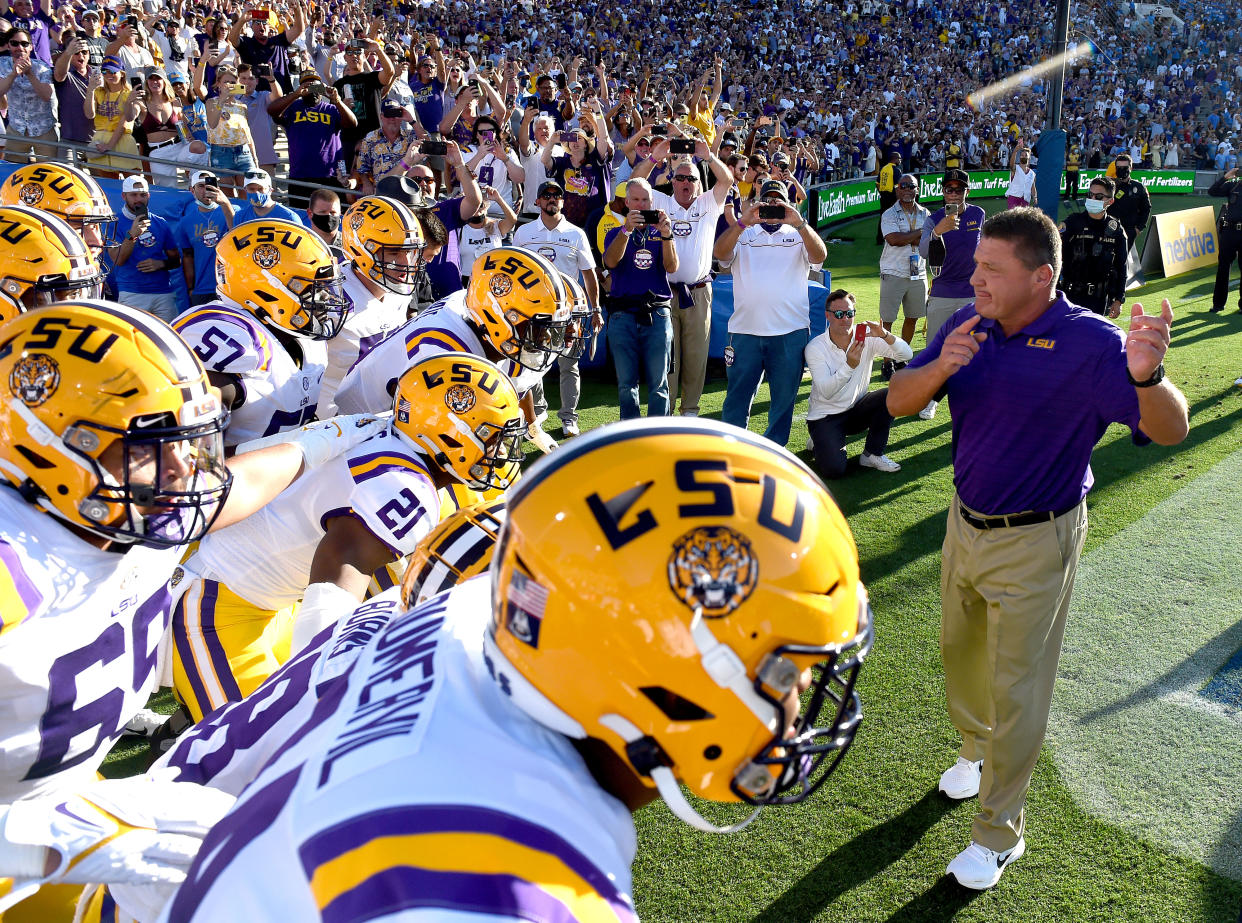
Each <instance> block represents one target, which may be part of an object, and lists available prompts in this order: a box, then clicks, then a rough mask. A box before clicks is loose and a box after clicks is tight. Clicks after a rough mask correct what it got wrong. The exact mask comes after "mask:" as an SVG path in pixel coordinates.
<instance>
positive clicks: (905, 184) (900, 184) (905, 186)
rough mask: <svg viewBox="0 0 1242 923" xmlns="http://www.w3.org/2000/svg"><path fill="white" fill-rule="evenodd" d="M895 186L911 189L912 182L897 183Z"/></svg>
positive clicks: (912, 186)
mask: <svg viewBox="0 0 1242 923" xmlns="http://www.w3.org/2000/svg"><path fill="white" fill-rule="evenodd" d="M897 188H898V189H913V188H914V183H898V184H897Z"/></svg>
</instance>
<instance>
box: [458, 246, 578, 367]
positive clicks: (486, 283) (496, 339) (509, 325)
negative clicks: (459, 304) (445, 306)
mask: <svg viewBox="0 0 1242 923" xmlns="http://www.w3.org/2000/svg"><path fill="white" fill-rule="evenodd" d="M573 307H574V296H573V294H572V293H571V292H570V291H569V289H568V288H567V287H566V286H565V281H564V276H562V275H561V273H560V271H558V270H557V269H556V267H554V266H553V265H552V264H551V263H550V262H548V261H547V260H546V259H544V258H543V257H542V256H540V255H539V254H538V253H535V252H534V251H532V250H524V249H522V248H521V247H497V248H496V249H494V250H488V251H487V252H486V253H484V254H482V255H481V256H480V257H479V258H478V259H476V260H475V261H474V266H473V267H472V268H471V270H470V284H469V285H468V286H467V287H466V308H467V310H468V311H469V312H470V319H471V321H472V323H473V324H474V325H475V327H477V328H478V331H479V335H480V336H481V337H482V339H484V340H485V341H486V342H487V343H489V344H490V345H491V346H492V348H493V349H495V350H496V351H497V352H499V353H500V354H501V355H502V356H504V357H505V358H506V359H509V360H511V361H513V362H516V363H517V364H518V365H520V366H522V367H523V368H528V369H531V370H533V371H536V372H543V371H547V370H548V369H549V368H551V367H552V363H553V361H555V359H556V357H557V356H561V355H566V353H567V350H568V348H569V344H570V343H571V342H572V341H573V338H572V337H571V336H569V331H570V327H571V326H572V324H573V319H572V316H571V315H572V311H573Z"/></svg>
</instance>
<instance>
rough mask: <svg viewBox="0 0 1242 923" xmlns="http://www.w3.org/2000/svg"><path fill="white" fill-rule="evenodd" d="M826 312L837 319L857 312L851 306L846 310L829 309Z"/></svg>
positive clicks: (851, 315) (842, 318)
mask: <svg viewBox="0 0 1242 923" xmlns="http://www.w3.org/2000/svg"><path fill="white" fill-rule="evenodd" d="M828 313H829V314H831V315H832V316H833V317H835V318H836V319H837V320H844V319H845V318H847V317H853V316H854V315H855V314H857V313H858V312H857V311H855V310H854V309H853V308H850V309H849V310H848V311H829V312H828Z"/></svg>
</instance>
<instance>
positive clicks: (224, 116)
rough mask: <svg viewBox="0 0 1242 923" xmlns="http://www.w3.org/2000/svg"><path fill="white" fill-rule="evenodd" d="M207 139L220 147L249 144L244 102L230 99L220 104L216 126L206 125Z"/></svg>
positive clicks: (248, 129)
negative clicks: (218, 119)
mask: <svg viewBox="0 0 1242 923" xmlns="http://www.w3.org/2000/svg"><path fill="white" fill-rule="evenodd" d="M207 140H208V141H209V142H211V143H212V144H218V145H220V146H221V147H241V146H242V145H243V144H244V145H249V144H250V125H249V124H248V123H247V121H246V104H245V103H243V102H242V101H241V100H237V99H231V100H228V101H226V102H222V103H221V105H220V121H218V122H216V127H215V128H212V127H211V126H210V124H209V125H208V126H207Z"/></svg>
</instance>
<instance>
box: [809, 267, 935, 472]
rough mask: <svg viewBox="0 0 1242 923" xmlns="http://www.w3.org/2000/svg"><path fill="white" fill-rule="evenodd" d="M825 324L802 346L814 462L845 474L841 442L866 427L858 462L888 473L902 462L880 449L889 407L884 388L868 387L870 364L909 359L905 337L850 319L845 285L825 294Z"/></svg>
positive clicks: (822, 468) (889, 423) (852, 308)
mask: <svg viewBox="0 0 1242 923" xmlns="http://www.w3.org/2000/svg"><path fill="white" fill-rule="evenodd" d="M826 309H827V313H828V326H827V329H826V330H825V331H824V332H823V333H821V334H820V335H819V336H817V337H815V339H813V340H811V342H810V343H808V344H807V346H806V365H807V368H808V369H810V370H811V395H810V400H809V403H808V406H807V411H806V427H807V431H808V432H809V433H810V436H811V439H810V442H811V445H812V450H813V451H814V453H815V464H816V467H818V468H819V471H820V473H821V474H823V475H824V477H827V478H839V477H841V476H842V475H843V474H845V441H846V438H847V437H849V436H852V435H854V434H855V433H862V432H865V433H866V434H867V440H866V442H865V444H864V445H863V451H862V456H861V457H860V458H859V459H858V463H859V464H860V465H862V466H863V467H864V468H875V469H876V470H877V471H884V472H888V473H892V472H894V471H900V470H901V466H900V465H899V464H897V463H896V462H895V461H893V460H892V459H891V458H889V457H888V456H887V455H885V454H884V450H885V449H887V448H888V432H889V428H890V427H891V426H892V424H893V417H892V415H891V414H890V413H889V412H888V405H887V403H886V402H887V400H888V388H881V389H879V390H878V391H868V390H867V387H868V384H869V382H870V381H871V367H872V365H873V364H874V362H875V360H876V359H878V358H880V357H883V358H885V359H888V360H889V361H892V362H901V363H906V362H909V361H910V359H911V358H913V356H914V352H913V351H912V350H911V349H910V345H909V344H908V343H906V341H905V340H902V339H899V338H898V337H896V336H894V335H893V333H892V332H891V331H889V330H886V329H884V327H882V326H880V325H879V324H873V323H868V322H867V321H863V322H861V323H859V324H857V325H855V323H854V315H855V314H856V313H857V309H856V308H855V300H854V296H853V295H852V294H850V293H849V292H847V291H846V290H845V289H843V288H841V289H837V290H836V291H834V292H830V293H829V294H828V301H827V304H826Z"/></svg>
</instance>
